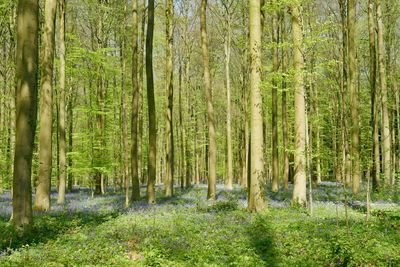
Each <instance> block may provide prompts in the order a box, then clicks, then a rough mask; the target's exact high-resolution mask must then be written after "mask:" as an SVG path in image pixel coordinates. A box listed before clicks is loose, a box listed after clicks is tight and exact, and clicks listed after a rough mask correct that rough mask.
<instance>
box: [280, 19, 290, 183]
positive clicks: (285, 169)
mask: <svg viewBox="0 0 400 267" xmlns="http://www.w3.org/2000/svg"><path fill="white" fill-rule="evenodd" d="M285 31H286V27H285V14H284V13H282V15H281V32H282V34H281V41H282V43H283V42H285V41H286V34H285ZM286 54H287V52H286V47H283V48H282V53H281V65H282V73H283V75H282V76H283V77H282V104H281V105H282V142H283V147H284V152H283V188H284V189H287V188H288V184H289V153H288V146H289V136H288V118H287V117H288V116H287V88H286V75H287V73H286V71H287V63H286V61H287V60H286V57H287V56H286Z"/></svg>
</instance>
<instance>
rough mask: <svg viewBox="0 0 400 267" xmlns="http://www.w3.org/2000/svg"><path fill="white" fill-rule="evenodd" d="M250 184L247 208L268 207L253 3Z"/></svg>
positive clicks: (257, 10)
mask: <svg viewBox="0 0 400 267" xmlns="http://www.w3.org/2000/svg"><path fill="white" fill-rule="evenodd" d="M249 8H250V58H251V62H250V70H251V72H250V177H249V178H250V183H249V185H248V190H249V193H248V196H249V199H248V209H249V210H250V211H255V212H258V211H261V210H262V209H264V208H265V203H264V200H263V196H262V191H261V187H260V182H261V178H262V175H263V174H264V157H263V140H264V138H263V128H262V127H263V118H262V96H261V67H262V65H261V33H262V32H261V3H260V0H250V6H249Z"/></svg>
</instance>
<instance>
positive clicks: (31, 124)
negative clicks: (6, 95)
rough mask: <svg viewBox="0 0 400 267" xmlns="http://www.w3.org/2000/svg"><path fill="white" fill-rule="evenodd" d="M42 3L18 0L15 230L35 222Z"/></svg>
mask: <svg viewBox="0 0 400 267" xmlns="http://www.w3.org/2000/svg"><path fill="white" fill-rule="evenodd" d="M38 33H39V3H38V1H37V0H19V1H18V8H17V50H16V64H17V65H16V72H15V76H16V92H15V93H16V95H15V102H16V124H15V127H16V131H15V135H16V138H15V155H14V177H13V213H12V221H13V223H14V227H15V228H16V229H21V228H22V229H27V228H28V227H29V226H30V225H31V224H32V197H31V192H32V189H31V167H32V153H33V146H34V143H33V142H34V139H35V128H36V112H37V108H36V102H37V71H38V49H39V40H38V38H39V34H38Z"/></svg>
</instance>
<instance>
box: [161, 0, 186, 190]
mask: <svg viewBox="0 0 400 267" xmlns="http://www.w3.org/2000/svg"><path fill="white" fill-rule="evenodd" d="M173 5H174V3H173V0H166V9H165V17H166V35H165V36H166V53H167V55H166V66H165V67H166V68H165V78H166V81H165V86H166V91H167V112H166V119H167V121H166V129H165V131H166V136H167V151H166V157H167V158H166V168H165V170H166V172H165V196H167V197H169V196H172V195H173V194H174V124H173V105H174V79H173V77H174V69H173V40H174V25H173V19H174V7H173ZM182 160H183V159H182Z"/></svg>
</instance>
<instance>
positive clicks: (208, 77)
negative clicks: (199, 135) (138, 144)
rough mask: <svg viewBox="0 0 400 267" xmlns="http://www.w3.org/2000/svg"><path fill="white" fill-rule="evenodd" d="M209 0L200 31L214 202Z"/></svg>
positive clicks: (209, 196)
mask: <svg viewBox="0 0 400 267" xmlns="http://www.w3.org/2000/svg"><path fill="white" fill-rule="evenodd" d="M206 12H207V0H201V6H200V31H201V50H202V56H203V72H204V73H203V75H204V89H205V94H206V101H207V127H208V193H207V199H210V200H213V199H215V197H216V179H217V177H216V160H217V144H216V140H215V138H216V136H215V119H214V106H213V101H212V88H211V74H210V66H209V65H210V63H209V56H208V36H207V20H206V19H207V18H206Z"/></svg>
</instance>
